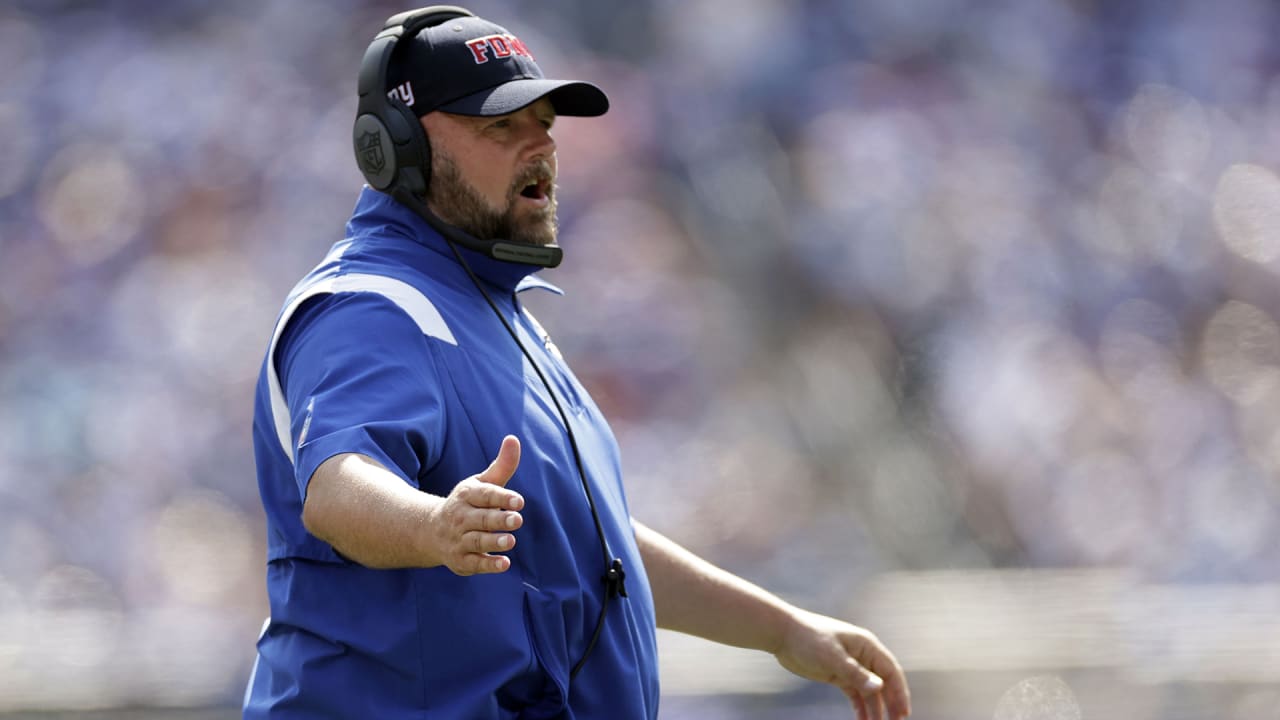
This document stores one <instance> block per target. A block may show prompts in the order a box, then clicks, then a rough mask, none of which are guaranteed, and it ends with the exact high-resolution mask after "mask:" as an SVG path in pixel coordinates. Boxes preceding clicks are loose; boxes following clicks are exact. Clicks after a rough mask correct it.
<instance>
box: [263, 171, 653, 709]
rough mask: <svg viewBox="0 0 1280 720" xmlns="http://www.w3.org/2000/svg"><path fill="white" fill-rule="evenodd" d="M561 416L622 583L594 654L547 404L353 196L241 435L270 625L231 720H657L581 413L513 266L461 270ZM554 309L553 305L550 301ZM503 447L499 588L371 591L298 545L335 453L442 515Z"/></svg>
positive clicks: (558, 430)
mask: <svg viewBox="0 0 1280 720" xmlns="http://www.w3.org/2000/svg"><path fill="white" fill-rule="evenodd" d="M462 252H463V253H464V254H466V256H467V258H468V260H469V262H470V264H471V266H472V268H473V269H474V270H475V272H476V274H477V275H478V276H479V277H480V278H481V280H482V281H483V282H484V283H485V284H486V289H487V290H488V291H489V294H490V296H491V297H492V298H493V300H494V301H495V302H496V303H497V305H498V308H499V309H500V310H501V312H502V313H503V315H504V316H505V317H506V318H507V320H508V322H510V323H511V325H512V326H513V327H514V328H515V329H516V331H517V333H518V334H519V336H520V339H521V342H523V343H524V345H525V346H526V347H527V348H528V349H529V350H530V352H531V353H532V354H533V356H534V357H535V358H536V359H537V362H538V364H539V365H540V366H541V367H542V369H543V372H544V373H546V375H547V378H548V380H549V381H550V382H551V384H552V385H553V386H554V387H555V390H556V393H557V394H558V396H559V398H560V401H561V403H562V404H563V405H564V408H565V411H566V413H567V415H568V418H569V422H570V423H571V424H572V427H573V431H574V434H575V436H576V438H577V442H578V445H579V448H580V450H581V454H582V461H583V465H584V467H585V470H586V474H587V479H588V482H589V483H590V484H591V489H592V493H593V496H594V498H595V501H596V506H597V509H598V511H599V514H600V519H601V521H602V523H603V525H604V530H605V534H606V537H607V538H608V542H609V545H610V547H611V550H612V552H613V554H614V555H616V556H619V557H621V559H622V561H623V563H624V565H625V567H626V572H627V582H626V590H627V593H628V597H625V598H614V599H612V600H611V601H610V604H609V609H608V613H607V616H606V623H605V627H604V630H603V633H602V635H601V638H600V640H599V642H598V644H597V645H596V648H595V650H594V652H593V653H592V655H591V657H590V659H589V660H588V661H587V663H586V665H585V666H584V667H583V669H582V671H581V673H580V674H579V675H578V676H577V677H576V678H575V679H574V681H573V682H572V683H571V682H570V680H569V673H570V669H571V668H572V667H573V665H574V664H576V663H577V662H578V660H579V658H581V657H582V654H583V652H584V650H585V648H586V644H587V642H588V640H589V639H590V636H591V633H592V631H593V630H594V628H595V624H596V620H597V617H598V615H599V612H600V603H601V600H602V597H603V593H604V587H603V583H602V581H601V577H602V575H603V573H604V570H605V568H604V561H603V557H602V551H601V548H600V543H599V540H598V538H597V535H596V530H595V527H594V524H593V521H592V517H591V512H590V510H589V508H588V505H587V501H586V496H585V493H584V492H583V488H582V485H581V481H580V480H579V478H578V475H577V471H576V468H575V464H574V458H573V454H572V451H571V449H570V445H569V442H568V439H567V436H566V433H565V430H564V427H563V423H562V422H561V419H560V417H559V415H558V414H557V413H556V410H555V406H554V405H553V404H552V400H551V398H550V397H549V395H548V393H547V390H546V388H545V387H544V386H543V384H542V382H541V381H540V380H539V379H538V377H537V375H536V374H535V373H534V370H533V368H532V367H531V366H530V365H529V362H528V360H526V359H525V358H524V357H523V356H522V355H521V353H520V349H519V348H518V347H517V346H516V344H515V342H513V340H512V339H511V337H510V336H509V335H508V334H507V331H506V330H505V329H504V328H503V327H502V324H501V323H500V322H499V320H498V318H497V316H496V315H495V314H494V313H493V311H492V310H491V309H490V308H489V307H488V305H487V304H486V303H485V301H484V299H483V298H482V297H481V296H480V294H479V292H478V291H477V290H476V288H475V287H474V286H473V285H472V282H471V280H470V279H469V278H468V277H467V276H466V274H465V271H464V270H463V269H462V267H461V266H460V265H459V264H458V263H457V260H456V259H455V258H454V257H453V255H452V253H451V251H450V250H449V248H448V246H447V244H446V243H445V241H444V240H443V239H442V238H441V237H440V236H439V235H438V234H437V233H436V232H435V231H434V230H432V229H431V228H430V227H429V226H428V225H427V224H426V223H425V222H423V221H422V220H421V219H420V218H418V217H417V216H416V215H415V214H413V213H412V212H411V211H409V210H408V209H407V208H404V207H403V206H401V205H400V204H399V203H397V202H395V201H394V200H392V199H391V198H390V197H388V196H386V195H384V194H382V193H379V192H376V191H374V190H371V189H369V188H367V187H366V188H365V189H364V191H363V193H362V194H361V196H360V200H359V202H358V203H357V205H356V210H355V213H354V214H353V216H352V218H351V220H350V222H349V223H348V225H347V236H346V239H344V240H343V241H341V242H339V243H337V244H336V245H334V246H333V249H332V250H331V251H330V253H329V255H328V256H327V257H326V258H325V259H324V261H323V262H322V263H321V264H320V265H319V266H318V267H316V269H315V270H313V271H312V272H311V273H310V274H309V275H308V276H307V277H306V278H305V279H303V280H302V282H300V283H299V284H298V285H297V286H296V287H295V288H294V290H293V291H292V292H291V293H290V295H289V298H288V299H287V300H286V302H285V307H284V310H283V311H282V312H281V315H280V318H279V320H278V321H277V324H276V331H275V333H274V334H273V336H272V341H271V346H270V349H269V350H268V353H267V357H266V360H265V361H264V363H263V367H262V374H261V377H260V379H259V382H258V388H257V398H256V404H255V413H254V423H253V435H254V449H255V455H256V459H257V467H258V484H259V489H260V492H261V495H262V502H263V506H264V508H265V510H266V515H267V531H268V557H267V591H268V595H269V598H270V604H271V617H270V618H269V619H268V621H267V623H266V625H265V626H264V628H263V632H262V635H261V638H260V639H259V641H258V657H257V661H256V663H255V665H254V672H253V675H252V677H251V678H250V680H249V686H248V688H247V690H246V693H245V704H244V717H246V718H322V717H323V718H441V719H450V718H485V719H487V718H495V719H496V718H577V719H579V720H586V719H590V718H611V719H614V718H621V719H629V718H654V717H656V716H657V707H658V680H657V651H656V645H655V628H654V612H653V600H652V597H651V594H650V591H649V583H648V578H647V577H646V575H645V571H644V566H643V565H642V564H641V561H640V556H639V552H638V550H637V548H636V542H635V535H634V532H633V530H632V527H631V524H630V514H629V511H628V509H627V502H626V497H625V496H624V494H623V488H622V478H621V468H620V462H619V457H618V447H617V443H616V441H615V439H614V437H613V434H612V432H611V431H610V430H609V426H608V424H607V423H606V422H605V419H604V417H602V416H601V414H600V410H599V408H597V407H596V405H595V403H594V402H592V400H591V398H590V397H589V396H588V395H587V392H586V391H585V390H584V389H583V387H582V385H581V384H579V382H578V381H577V379H576V378H575V377H574V376H573V374H572V373H571V372H570V371H569V368H568V367H567V366H566V365H565V364H564V362H563V360H562V359H561V357H560V354H559V352H558V351H557V350H556V349H555V346H554V345H553V344H552V343H551V341H550V339H549V338H548V337H547V336H546V334H545V333H544V332H543V331H542V329H541V327H540V326H539V325H538V324H537V321H535V320H534V319H533V316H532V315H530V314H529V313H528V311H526V310H525V309H524V308H523V307H522V306H521V304H520V301H519V299H518V297H517V293H518V292H519V291H521V290H524V289H526V288H529V287H539V286H541V287H550V286H548V285H546V283H543V282H542V281H540V280H538V279H537V278H535V277H532V276H530V275H529V273H530V272H531V271H532V270H533V268H532V267H531V266H527V265H520V264H512V263H504V262H500V261H496V260H491V259H488V258H486V257H483V256H481V255H479V254H478V253H472V252H470V251H467V250H462ZM557 292H558V291H557ZM507 434H514V435H516V436H517V437H519V438H520V441H521V444H522V454H521V460H520V465H519V468H518V469H517V470H516V473H515V475H514V476H513V477H512V479H511V481H510V483H509V485H508V487H510V488H511V489H513V490H515V491H517V492H519V493H521V494H522V495H523V496H524V498H525V509H524V510H523V515H524V525H523V527H522V528H521V529H520V530H518V531H516V539H517V542H516V547H515V548H514V549H513V550H512V551H510V552H509V553H508V555H509V556H510V558H511V560H512V564H511V569H510V570H508V571H507V572H505V573H501V574H494V575H476V576H471V577H459V576H457V575H454V574H453V573H452V572H451V571H449V570H448V569H447V568H444V567H437V568H430V569H403V570H375V569H370V568H366V567H364V566H362V565H359V564H358V563H355V562H352V561H349V560H347V559H345V558H343V557H342V556H340V555H339V554H338V553H337V552H335V551H334V549H333V548H332V547H331V546H329V545H328V544H326V543H325V542H323V541H321V540H319V539H318V538H316V537H315V536H313V535H311V534H309V533H308V532H307V531H306V529H305V528H304V527H303V525H302V520H301V517H302V502H303V498H304V497H305V495H306V491H307V483H308V481H309V480H310V478H311V475H312V473H313V472H314V471H315V469H316V468H317V467H318V466H319V465H320V463H322V462H324V461H325V459H327V458H329V457H332V456H334V455H336V454H339V453H349V452H353V453H362V454H364V455H368V456H369V457H372V458H374V459H376V460H378V461H379V462H380V463H382V465H384V466H385V467H387V468H389V469H390V470H391V471H392V472H394V473H396V474H397V475H399V476H400V477H401V478H402V479H403V480H404V481H405V482H406V483H408V484H410V485H412V486H413V487H415V488H419V489H421V490H423V491H426V492H430V493H434V494H437V495H442V496H443V495H447V494H448V493H449V491H450V489H451V488H452V487H453V486H454V485H455V484H456V483H457V482H458V481H460V480H462V479H464V478H466V477H468V476H470V475H474V474H475V473H478V472H480V471H481V470H483V469H484V468H485V467H487V466H488V464H489V463H490V462H491V461H492V459H493V458H494V457H495V456H496V455H497V452H498V447H499V445H500V444H501V441H502V438H503V436H504V435H507Z"/></svg>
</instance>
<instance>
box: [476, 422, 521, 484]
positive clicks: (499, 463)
mask: <svg viewBox="0 0 1280 720" xmlns="http://www.w3.org/2000/svg"><path fill="white" fill-rule="evenodd" d="M519 465H520V440H519V439H517V438H516V436H515V435H508V436H506V437H504V438H502V447H500V448H498V457H496V458H494V459H493V462H491V463H489V467H487V468H485V470H484V472H482V473H480V474H479V475H477V476H476V479H477V480H479V481H480V482H484V483H490V484H492V485H498V486H500V487H505V486H506V484H507V481H508V480H510V479H511V476H512V475H514V474H515V472H516V467H517V466H519Z"/></svg>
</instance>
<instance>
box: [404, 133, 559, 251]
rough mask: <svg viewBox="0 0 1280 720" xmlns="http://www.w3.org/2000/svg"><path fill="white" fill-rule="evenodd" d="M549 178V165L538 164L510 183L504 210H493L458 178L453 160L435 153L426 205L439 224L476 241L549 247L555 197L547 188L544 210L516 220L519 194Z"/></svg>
mask: <svg viewBox="0 0 1280 720" xmlns="http://www.w3.org/2000/svg"><path fill="white" fill-rule="evenodd" d="M545 177H552V173H551V164H550V163H548V162H547V161H545V160H538V161H536V162H534V163H532V164H531V165H529V166H528V167H527V168H525V169H524V170H523V171H521V172H520V173H519V174H518V175H517V176H516V178H515V180H513V181H512V183H511V187H510V188H508V189H507V206H506V208H502V209H499V208H494V207H493V206H492V205H490V204H489V202H488V201H487V200H485V198H484V196H482V195H481V194H480V191H478V190H476V188H475V186H473V185H472V184H471V183H469V182H467V180H466V179H465V178H464V177H462V171H461V170H459V168H458V164H457V163H456V162H454V160H453V158H452V157H450V156H449V155H447V154H446V153H443V152H440V151H436V152H435V153H433V155H432V158H431V184H430V185H429V186H428V187H427V202H428V203H429V204H430V205H431V207H432V208H433V209H434V210H435V212H436V214H437V215H439V216H440V218H441V219H442V220H444V221H445V222H447V223H449V224H450V225H453V226H455V227H457V228H459V229H461V230H463V231H465V232H466V233H468V234H470V235H472V236H474V237H476V238H479V239H480V240H508V241H510V242H513V243H524V244H527V245H551V244H553V243H555V241H556V233H557V229H558V226H557V224H556V196H555V187H554V185H552V186H550V187H548V188H547V205H546V207H542V208H537V209H536V210H532V211H529V212H526V213H525V214H524V217H523V218H521V217H517V216H516V208H517V206H516V203H517V201H518V200H517V199H518V198H519V197H520V191H521V190H523V189H524V188H525V186H526V185H528V184H529V183H530V182H532V181H535V180H537V179H538V178H545Z"/></svg>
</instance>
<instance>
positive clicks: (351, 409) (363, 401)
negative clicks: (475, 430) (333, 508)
mask: <svg viewBox="0 0 1280 720" xmlns="http://www.w3.org/2000/svg"><path fill="white" fill-rule="evenodd" d="M432 342H436V341H435V340H433V339H431V338H428V337H427V336H426V335H423V333H422V331H421V330H420V329H419V328H418V326H417V324H416V323H414V321H413V319H412V318H410V317H409V316H408V315H407V314H406V313H405V312H404V311H403V310H402V309H400V307H399V306H397V305H396V304H395V302H393V301H391V300H389V299H387V298H386V297H383V296H382V295H379V294H377V293H372V292H356V293H335V294H330V295H321V296H318V297H315V298H312V299H310V300H308V301H306V302H305V303H304V304H303V305H302V306H301V307H300V308H298V310H297V311H295V312H294V314H293V317H292V318H290V320H289V323H288V325H287V327H286V328H285V331H284V333H283V334H282V335H281V337H280V342H279V344H278V345H277V347H276V355H275V358H274V361H275V363H276V368H277V370H278V372H279V376H280V381H281V384H282V385H283V387H284V394H285V399H286V401H287V402H288V404H289V417H290V424H291V428H290V430H291V434H292V438H293V443H294V447H295V448H297V452H296V453H295V454H294V479H295V480H296V481H297V483H298V490H299V491H300V492H301V497H303V498H306V494H307V484H308V483H309V482H310V481H311V476H312V474H313V473H314V472H315V470H316V468H317V467H319V466H320V464H321V463H323V462H324V461H325V460H327V459H329V458H331V457H333V456H334V455H339V454H341V453H359V454H361V455H367V456H369V457H371V458H373V459H375V460H377V461H378V462H380V463H382V464H383V465H384V466H385V467H386V468H387V469H389V470H391V471H392V472H394V473H396V474H397V475H399V476H400V477H401V478H403V479H404V480H405V482H407V483H409V484H410V485H412V486H413V487H415V488H416V487H418V478H419V477H420V476H421V475H422V474H423V473H425V472H426V470H427V469H429V468H430V467H432V466H433V465H434V464H435V462H436V461H438V460H439V453H440V447H441V445H442V444H443V437H444V401H443V392H442V389H441V385H440V377H439V375H438V374H437V372H436V364H435V362H434V360H433V358H432V352H431V347H430V345H429V343H432Z"/></svg>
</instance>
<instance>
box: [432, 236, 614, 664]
mask: <svg viewBox="0 0 1280 720" xmlns="http://www.w3.org/2000/svg"><path fill="white" fill-rule="evenodd" d="M441 236H442V237H444V239H445V241H446V242H447V243H448V244H449V249H450V250H452V251H453V256H454V257H455V258H457V259H458V264H460V265H462V269H463V270H466V271H467V277H469V278H471V283H472V284H473V285H475V286H476V289H477V290H479V291H480V295H481V297H483V298H484V300H485V302H487V303H488V304H489V308H490V309H491V310H493V314H494V315H497V316H498V320H500V321H501V322H502V327H504V328H506V330H507V334H508V335H510V336H511V339H512V340H514V341H515V342H516V346H517V347H519V348H520V352H521V354H523V355H524V357H525V359H527V360H528V361H529V364H530V365H532V366H533V371H534V372H535V373H537V375H538V379H539V380H541V381H542V386H543V387H545V388H546V389H547V393H548V394H549V395H550V396H551V402H552V404H554V405H555V406H556V412H557V413H559V414H560V421H561V422H563V423H564V430H565V433H566V435H567V436H568V438H569V447H570V449H571V450H572V451H573V462H574V464H575V465H576V466H577V468H578V478H579V479H580V480H581V481H582V491H583V492H584V493H586V495H587V506H588V507H590V508H591V520H592V521H593V522H594V523H595V526H596V535H597V536H598V537H599V538H600V551H601V552H602V553H604V562H605V567H606V570H605V574H604V577H603V578H602V579H603V580H604V584H605V593H604V598H603V599H602V600H601V601H600V617H599V618H598V619H597V620H596V627H595V630H594V631H593V632H592V633H591V640H590V642H588V643H587V649H586V650H585V651H583V653H582V659H581V660H579V661H578V662H577V664H576V665H574V666H573V670H571V671H570V672H569V680H573V679H574V678H575V677H577V675H578V672H579V671H581V670H582V666H583V665H585V664H586V663H587V658H589V657H591V651H592V650H594V649H595V647H596V643H597V642H598V641H599V640H600V633H601V632H603V631H604V618H605V613H606V612H607V611H608V609H609V600H610V598H612V597H613V596H614V595H621V596H622V597H626V596H627V587H626V579H627V574H626V572H625V570H624V569H623V567H622V560H621V559H620V558H616V557H613V553H612V552H610V550H609V541H608V539H607V538H606V537H605V535H604V525H603V524H601V522H600V513H599V512H598V511H597V510H596V501H595V497H593V496H592V494H591V486H590V484H588V483H587V472H586V470H585V469H584V467H583V465H582V452H581V451H580V450H578V439H577V438H576V437H575V436H574V434H573V427H572V426H570V425H569V416H568V415H567V414H566V413H565V411H564V407H563V406H561V405H560V398H559V395H558V394H557V393H556V391H555V389H554V388H552V387H551V383H550V382H548V381H547V376H546V375H544V374H543V372H542V367H541V366H539V365H538V361H537V360H534V359H533V354H532V353H530V352H529V349H528V348H526V347H525V346H524V343H523V342H521V341H520V336H519V335H518V334H517V333H516V331H515V328H513V327H511V323H509V322H507V318H506V316H505V315H503V314H502V310H500V309H499V308H498V305H497V303H495V302H494V301H493V298H491V297H489V293H488V291H486V290H485V289H484V285H483V284H482V283H481V281H480V278H478V277H476V274H475V272H474V271H473V270H472V269H471V264H470V263H468V262H467V260H466V258H464V257H463V256H462V253H461V252H460V251H459V250H458V246H457V244H456V243H455V242H454V241H453V239H452V238H450V237H449V236H448V235H446V234H444V233H441Z"/></svg>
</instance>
